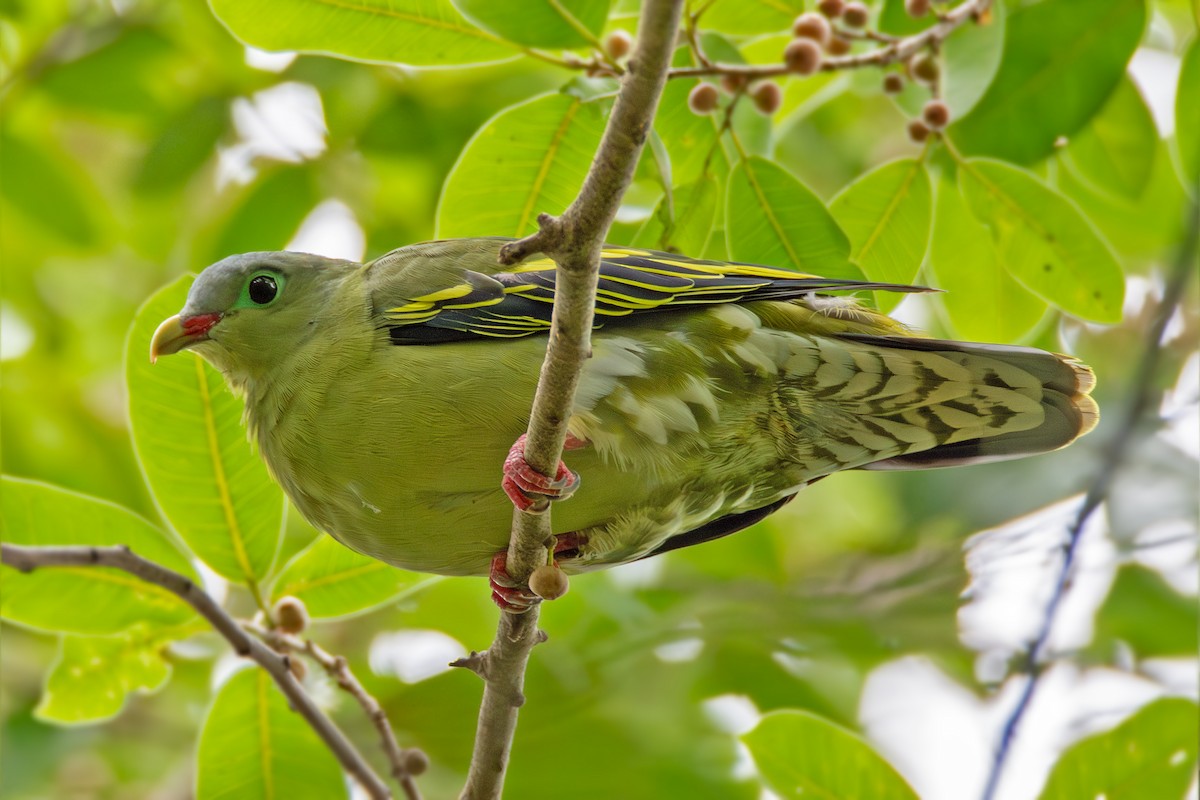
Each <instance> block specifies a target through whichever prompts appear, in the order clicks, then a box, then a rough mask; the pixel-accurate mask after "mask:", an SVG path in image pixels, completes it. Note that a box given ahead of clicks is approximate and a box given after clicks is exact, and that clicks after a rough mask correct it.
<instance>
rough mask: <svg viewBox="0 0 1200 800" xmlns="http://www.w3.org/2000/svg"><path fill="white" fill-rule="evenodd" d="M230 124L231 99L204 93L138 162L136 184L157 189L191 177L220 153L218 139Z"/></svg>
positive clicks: (151, 190)
mask: <svg viewBox="0 0 1200 800" xmlns="http://www.w3.org/2000/svg"><path fill="white" fill-rule="evenodd" d="M228 124H229V100H228V98H225V97H203V98H201V99H200V100H198V101H197V102H196V103H194V104H193V105H191V106H189V107H188V108H186V109H184V110H183V111H182V112H181V113H179V114H178V115H176V116H175V118H174V119H172V120H171V121H169V122H168V123H167V125H166V127H165V128H164V129H163V131H162V133H161V134H159V137H158V139H157V140H156V141H155V142H154V143H153V144H152V145H151V146H150V149H149V150H148V151H147V152H146V155H145V157H144V158H142V160H141V162H140V163H139V165H138V170H137V174H136V175H135V176H134V178H133V188H134V189H136V190H137V191H139V192H144V193H147V194H149V193H156V192H164V191H167V190H169V189H173V188H175V187H177V186H179V185H180V184H182V183H184V182H185V181H187V180H188V179H189V178H191V177H192V176H193V175H194V174H195V173H196V171H197V170H198V169H199V168H200V165H202V164H203V163H204V162H206V161H208V160H209V159H210V158H212V157H213V156H215V155H216V153H217V141H218V140H219V139H220V138H221V135H222V134H224V133H225V130H226V128H227V127H228Z"/></svg>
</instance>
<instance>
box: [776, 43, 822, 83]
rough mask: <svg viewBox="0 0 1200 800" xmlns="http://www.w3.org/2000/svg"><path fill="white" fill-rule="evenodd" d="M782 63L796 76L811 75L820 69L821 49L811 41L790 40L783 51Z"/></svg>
mask: <svg viewBox="0 0 1200 800" xmlns="http://www.w3.org/2000/svg"><path fill="white" fill-rule="evenodd" d="M783 63H785V64H787V68H788V69H789V70H790V71H792V72H795V73H796V74H797V75H812V74H813V73H814V72H816V71H817V70H818V69H820V68H821V48H820V46H819V45H818V44H817V43H816V42H814V41H813V40H812V39H792V40H791V41H790V42H788V46H787V48H786V49H785V50H784V51H783ZM764 85H765V84H764Z"/></svg>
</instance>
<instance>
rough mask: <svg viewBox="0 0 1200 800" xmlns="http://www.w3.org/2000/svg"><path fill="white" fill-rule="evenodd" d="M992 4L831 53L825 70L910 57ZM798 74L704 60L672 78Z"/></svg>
mask: <svg viewBox="0 0 1200 800" xmlns="http://www.w3.org/2000/svg"><path fill="white" fill-rule="evenodd" d="M991 6H992V0H965V2H963V3H961V4H959V5H958V6H955V7H954V8H953V9H951V10H950V11H948V12H947V13H946V14H945V15H944V16H943V17H942V18H941V20H940V21H939V22H938V23H937V24H936V25H934V26H932V27H930V28H928V29H926V30H923V31H921V32H920V33H915V34H913V35H912V36H906V37H904V38H903V39H896V40H894V41H887V42H886V43H885V44H884V45H883V46H882V47H877V48H875V49H874V50H870V51H868V52H866V53H854V54H852V55H845V56H830V57H827V58H824V59H822V60H821V66H820V71H821V72H837V71H838V70H844V69H860V68H862V67H886V66H888V65H889V64H895V63H897V62H899V61H906V60H908V59H909V58H912V57H913V56H914V55H916V54H917V53H919V52H921V51H922V50H924V49H925V48H927V47H931V48H937V47H940V46H941V43H942V42H943V41H945V40H946V37H948V36H949V35H950V34H951V33H953V32H954V31H955V30H957V29H958V28H959V27H960V26H962V25H963V23H965V22H968V21H971V20H976V21H978V20H979V19H981V18H982V17H983V15H984V14H986V13H987V11H988V9H990V8H991ZM850 35H851V36H853V37H854V38H870V39H877V38H880V37H879V36H878V35H877V34H861V33H850ZM792 74H794V73H793V72H792V70H790V69H788V67H787V65H786V64H771V65H751V64H708V65H704V64H701V65H700V66H698V67H676V68H674V69H672V70H671V71H670V73H669V77H671V78H700V77H705V76H707V75H737V76H739V77H742V78H745V79H746V80H748V81H753V80H761V79H763V78H780V77H783V76H785V75H792Z"/></svg>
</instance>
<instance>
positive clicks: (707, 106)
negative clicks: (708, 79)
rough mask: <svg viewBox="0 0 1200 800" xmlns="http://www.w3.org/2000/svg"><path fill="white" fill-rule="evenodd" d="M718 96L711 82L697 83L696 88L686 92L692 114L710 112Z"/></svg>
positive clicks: (715, 105)
mask: <svg viewBox="0 0 1200 800" xmlns="http://www.w3.org/2000/svg"><path fill="white" fill-rule="evenodd" d="M720 96H721V93H720V92H718V91H717V87H716V86H713V85H712V84H711V83H701V84H697V85H696V88H694V89H692V91H691V92H689V93H688V108H690V109H691V110H692V113H693V114H711V113H712V112H713V111H714V110H715V109H716V107H717V100H718V99H719V98H720Z"/></svg>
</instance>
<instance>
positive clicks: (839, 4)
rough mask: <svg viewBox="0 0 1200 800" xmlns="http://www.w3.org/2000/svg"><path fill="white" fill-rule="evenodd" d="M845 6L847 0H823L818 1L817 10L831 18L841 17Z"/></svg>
mask: <svg viewBox="0 0 1200 800" xmlns="http://www.w3.org/2000/svg"><path fill="white" fill-rule="evenodd" d="M845 8H846V2H845V0H821V2H819V3H817V10H818V11H820V12H821V13H822V14H824V15H825V16H827V17H829V18H830V19H837V18H838V17H840V16H841V15H842V11H843V10H845Z"/></svg>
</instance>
